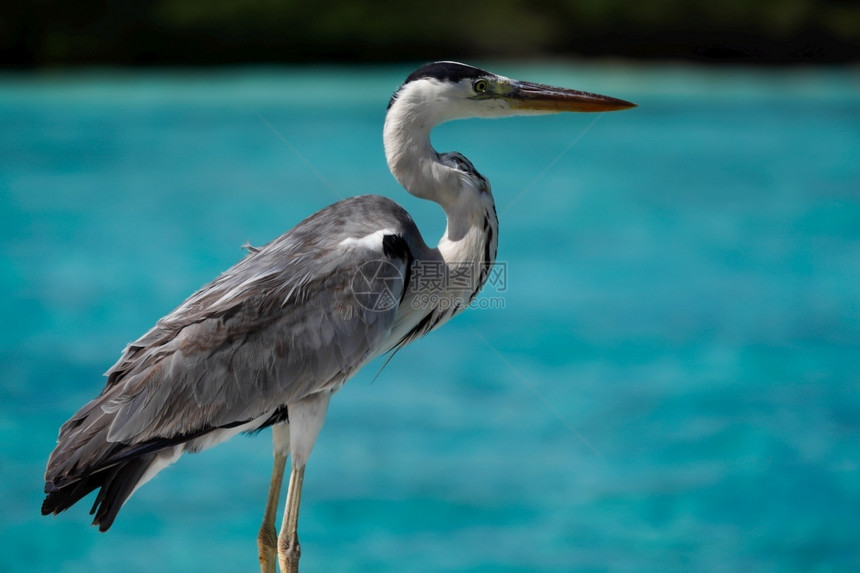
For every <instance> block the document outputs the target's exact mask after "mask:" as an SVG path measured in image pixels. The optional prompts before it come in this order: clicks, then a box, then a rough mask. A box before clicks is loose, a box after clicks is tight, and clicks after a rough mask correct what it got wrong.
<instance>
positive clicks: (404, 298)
mask: <svg viewBox="0 0 860 573" xmlns="http://www.w3.org/2000/svg"><path fill="white" fill-rule="evenodd" d="M630 107H634V104H631V103H629V102H626V101H623V100H619V99H615V98H611V97H607V96H602V95H597V94H591V93H587V92H581V91H575V90H570V89H565V88H557V87H551V86H547V85H542V84H535V83H530V82H521V81H516V80H512V79H509V78H506V77H504V76H500V75H496V74H492V73H490V72H487V71H484V70H481V69H478V68H475V67H472V66H468V65H465V64H460V63H456V62H434V63H430V64H427V65H424V66H422V67H420V68H419V69H418V70H416V71H415V72H414V73H412V74H411V75H409V76H408V77H407V78H406V81H405V82H404V83H403V84H402V85H401V86H400V87H399V88H398V89H397V91H396V92H395V93H394V95H393V96H392V97H391V100H390V102H389V104H388V111H387V113H386V118H385V126H384V145H385V155H386V159H387V162H388V167H389V168H390V170H391V172H392V174H393V175H394V177H395V178H396V179H397V181H399V182H400V184H401V185H402V186H403V187H404V188H405V189H406V190H407V191H408V192H409V193H411V194H412V195H414V196H416V197H419V198H422V199H428V200H430V201H434V202H436V203H438V204H439V205H440V206H441V207H442V209H443V210H444V211H445V214H446V216H447V228H446V230H445V234H444V235H443V236H442V238H441V239H440V241H439V243H438V245H437V246H436V247H429V246H428V245H427V244H426V243H425V242H424V239H423V238H422V236H421V234H420V232H419V231H418V228H417V227H416V225H415V223H414V222H413V220H412V218H411V217H410V215H409V213H407V212H406V211H405V210H404V209H403V208H402V207H401V206H400V205H398V204H397V203H395V202H394V201H392V200H391V199H388V198H385V197H381V196H376V195H364V196H359V197H353V198H349V199H345V200H342V201H339V202H337V203H335V204H333V205H330V206H329V207H326V208H324V209H322V210H321V211H319V212H317V213H316V214H314V215H312V216H310V217H309V218H307V219H305V220H304V221H302V222H301V223H299V224H298V225H296V226H295V227H294V228H293V229H291V230H290V231H288V232H286V233H285V234H283V235H281V236H280V237H278V238H276V239H275V240H273V241H272V242H270V243H268V244H266V245H265V246H263V247H261V248H249V252H248V254H247V255H246V256H245V257H244V258H243V259H242V260H240V261H239V262H238V263H237V264H236V265H234V266H233V267H231V268H229V269H228V270H226V271H225V272H224V273H222V274H221V275H220V276H218V277H217V278H216V279H215V280H214V281H212V282H211V283H209V284H207V285H206V286H204V287H203V288H201V289H200V290H198V291H197V292H195V293H194V294H192V295H191V296H190V297H189V298H188V299H187V300H185V301H184V302H183V303H182V304H181V305H180V306H179V307H178V308H176V309H175V310H174V311H173V312H171V313H170V314H168V315H167V316H165V317H164V318H162V319H161V320H159V321H158V322H157V323H156V325H155V326H154V327H153V328H152V329H150V330H149V331H148V332H146V333H145V334H144V335H143V336H142V337H140V338H139V339H137V340H136V341H135V342H132V343H130V344H129V345H128V346H127V347H126V348H125V350H124V351H123V353H122V355H121V356H120V358H119V361H118V362H117V363H116V364H114V365H113V366H112V367H111V368H110V369H109V370H108V371H107V373H106V376H107V383H106V385H105V387H104V389H103V390H102V392H101V393H100V394H99V395H98V396H97V397H96V398H94V399H93V400H92V401H90V402H89V403H87V404H86V405H84V406H83V407H82V408H81V409H80V410H79V411H78V412H77V413H76V414H75V415H74V416H72V417H71V419H69V420H68V421H67V422H66V423H65V424H64V425H63V426H62V427H61V428H60V433H59V438H58V441H57V446H56V448H55V449H54V451H53V453H52V454H51V456H50V459H49V460H48V465H47V470H46V473H45V482H46V484H45V493H46V494H47V495H46V498H45V500H44V502H43V505H42V513H43V514H45V515H47V514H56V513H59V512H61V511H63V510H65V509H67V508H69V507H71V506H72V505H74V504H75V503H77V502H78V501H79V500H81V499H82V498H83V497H84V496H86V495H88V494H89V493H90V492H92V491H94V490H97V489H98V490H99V491H98V494H97V495H96V497H95V501H94V504H93V506H92V509H91V511H90V513H91V514H94V515H95V517H94V520H93V524H94V525H97V526H98V527H99V529H100V530H101V531H106V530H107V529H109V528H110V527H111V525H112V524H113V522H114V519H115V518H116V516H117V513H118V512H119V510H120V508H121V507H122V506H123V504H124V503H125V502H126V501H127V500H128V499H129V497H130V496H131V495H132V494H133V493H134V492H135V490H137V488H139V487H140V486H141V485H143V484H144V483H145V482H146V481H148V480H150V479H152V478H153V477H154V476H155V475H156V474H157V473H158V472H160V471H161V470H162V469H164V468H165V467H167V466H168V465H170V464H172V463H173V462H175V461H176V460H177V459H178V458H179V457H180V456H181V455H182V454H183V453H195V452H199V451H201V450H203V449H206V448H209V447H211V446H214V445H216V444H218V443H220V442H223V441H224V440H227V439H229V438H231V437H233V436H234V435H236V434H239V433H242V432H254V431H257V430H260V429H262V428H266V427H269V426H271V427H272V436H273V449H274V458H275V462H274V469H273V472H272V477H271V482H270V487H269V495H268V499H267V503H266V508H265V511H264V517H263V523H262V526H261V527H260V530H259V533H258V540H257V541H258V557H259V561H260V566H261V570H262V571H263V572H264V573H266V572H270V573H271V572H273V571H275V565H276V561H277V563H278V564H279V565H280V568H281V570H282V571H297V570H298V562H299V556H300V546H299V542H298V534H297V530H298V517H299V503H300V498H301V492H302V482H303V478H304V472H305V466H306V463H307V461H308V457H309V456H310V454H311V450H312V449H313V446H314V442H315V441H316V438H317V435H318V433H319V431H320V429H321V427H322V425H323V421H324V419H325V415H326V410H327V408H328V404H329V399H330V398H331V395H332V394H333V393H334V392H335V391H337V390H338V389H340V388H341V386H342V385H343V384H344V383H345V382H346V381H347V380H349V378H350V377H351V376H353V375H354V374H355V373H356V372H357V371H358V370H359V369H360V368H361V367H362V366H364V365H365V364H367V362H368V361H370V360H371V359H373V358H375V357H377V356H380V355H382V354H385V353H389V352H392V351H394V350H396V349H398V348H400V347H402V346H404V345H406V344H408V343H410V342H412V341H414V340H416V339H417V338H420V337H421V336H423V335H425V334H426V333H428V332H429V331H431V330H433V329H435V328H438V327H439V326H440V325H442V324H443V323H445V322H446V321H447V320H449V319H450V318H451V317H452V316H454V315H456V314H458V313H459V312H461V311H462V310H463V309H465V308H466V307H467V306H468V304H469V302H470V301H471V300H472V299H473V298H474V297H475V296H476V295H477V293H478V291H479V290H480V288H481V287H482V286H483V284H484V282H485V281H486V280H487V274H488V272H489V270H490V267H491V266H492V264H493V262H494V260H495V257H496V246H497V241H498V219H497V216H496V210H495V206H494V201H493V195H492V193H491V192H490V185H489V183H488V182H487V179H485V178H484V177H483V176H482V175H481V174H479V173H478V171H476V170H475V168H474V167H473V165H472V164H471V163H470V162H469V160H468V159H466V158H465V157H464V156H463V155H461V154H459V153H456V152H448V153H439V152H437V151H436V150H435V149H434V148H433V147H432V145H431V143H430V131H431V129H432V128H433V127H434V126H436V125H438V124H440V123H443V122H446V121H449V120H453V119H458V118H467V117H503V116H513V115H520V114H536V113H555V112H563V111H580V112H600V111H612V110H621V109H627V108H630ZM428 265H429V266H432V267H433V269H434V270H436V271H441V273H442V275H443V277H445V276H448V277H450V276H453V275H454V274H456V273H468V275H469V276H471V277H475V280H474V281H473V283H472V284H464V283H463V281H445V282H443V283H442V284H443V286H442V290H441V292H440V291H438V290H434V292H433V293H432V294H434V295H435V296H432V297H428V296H424V295H426V294H427V292H426V290H427V289H438V288H439V285H438V283H434V284H433V285H432V286H431V285H426V284H424V285H423V286H422V285H419V284H418V283H419V281H417V280H416V277H417V273H418V272H419V271H420V270H421V268H422V267H423V269H424V270H425V271H426V270H427V269H428V268H429V267H428ZM288 457H289V459H290V460H291V465H290V477H289V483H288V487H287V499H286V505H285V509H284V515H283V521H282V523H281V528H280V532H279V533H278V534H277V536H276V531H275V515H276V512H277V504H278V501H279V498H280V492H281V486H282V480H283V475H284V471H285V465H286V460H287V458H288Z"/></svg>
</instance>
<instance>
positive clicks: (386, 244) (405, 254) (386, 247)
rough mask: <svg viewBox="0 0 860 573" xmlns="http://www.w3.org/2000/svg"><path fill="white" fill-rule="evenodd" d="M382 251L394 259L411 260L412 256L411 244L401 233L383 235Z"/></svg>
mask: <svg viewBox="0 0 860 573" xmlns="http://www.w3.org/2000/svg"><path fill="white" fill-rule="evenodd" d="M382 252H383V254H385V256H386V257H389V258H392V259H400V260H403V261H409V260H410V259H411V258H412V252H411V251H410V250H409V245H407V244H406V241H405V240H404V239H403V237H401V236H400V235H383V237H382Z"/></svg>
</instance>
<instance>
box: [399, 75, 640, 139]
mask: <svg viewBox="0 0 860 573" xmlns="http://www.w3.org/2000/svg"><path fill="white" fill-rule="evenodd" d="M631 107H636V104H633V103H630V102H628V101H624V100H620V99H616V98H612V97H608V96H604V95H598V94H593V93H588V92H583V91H578V90H572V89H567V88H560V87H553V86H548V85H544V84H537V83H532V82H524V81H518V80H513V79H510V78H506V77H504V76H500V75H496V74H493V73H491V72H488V71H485V70H482V69H479V68H475V67H473V66H469V65H466V64H460V63H457V62H433V63H430V64H426V65H424V66H422V67H420V68H418V69H417V70H416V71H414V72H413V73H412V74H410V75H409V77H408V78H406V81H405V82H404V83H403V85H401V86H400V88H399V89H398V90H397V91H396V92H395V93H394V95H393V96H392V98H391V101H390V103H389V105H388V110H389V115H391V114H396V115H398V116H399V119H400V121H403V120H406V121H407V122H418V123H419V124H421V125H423V126H424V127H432V126H433V125H438V124H440V123H443V122H445V121H448V120H452V119H459V118H467V117H506V116H513V115H534V114H545V113H559V112H563V111H578V112H601V111H616V110H622V109H629V108H631Z"/></svg>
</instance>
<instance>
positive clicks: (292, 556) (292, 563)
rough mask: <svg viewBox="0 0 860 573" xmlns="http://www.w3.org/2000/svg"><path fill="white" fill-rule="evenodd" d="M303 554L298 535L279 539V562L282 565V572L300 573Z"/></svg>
mask: <svg viewBox="0 0 860 573" xmlns="http://www.w3.org/2000/svg"><path fill="white" fill-rule="evenodd" d="M301 555H302V547H301V545H299V538H298V536H297V535H292V536H286V538H284V537H281V538H279V539H278V562H279V563H280V565H281V573H299V557H301Z"/></svg>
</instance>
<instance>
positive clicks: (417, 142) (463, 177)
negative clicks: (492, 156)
mask: <svg viewBox="0 0 860 573" xmlns="http://www.w3.org/2000/svg"><path fill="white" fill-rule="evenodd" d="M403 107H404V108H406V111H407V112H408V109H409V106H403ZM407 112H405V111H404V110H403V109H400V106H398V105H397V102H395V103H394V105H393V106H392V108H391V109H389V112H388V116H387V117H386V120H385V130H384V139H385V156H386V159H387V161H388V167H389V168H390V169H391V173H392V174H393V175H394V177H395V178H396V179H397V181H399V182H400V184H401V185H403V187H405V188H406V190H407V191H409V193H411V194H412V195H414V196H416V197H420V198H422V199H428V200H430V201H434V202H436V203H438V204H439V205H440V206H441V207H442V209H444V210H445V215H446V216H447V219H448V226H447V228H446V229H445V234H444V235H443V236H442V238H441V239H440V241H439V244H438V247H437V250H438V253H439V255H440V256H441V258H442V259H443V260H444V261H445V263H446V264H447V265H448V266H449V268H451V269H454V268H459V269H461V271H458V272H461V273H469V275H468V276H470V277H473V279H474V281H475V283H474V284H473V285H471V286H472V287H474V288H468V289H466V290H464V292H463V293H462V296H463V298H464V299H468V300H471V298H474V296H475V295H477V293H478V290H480V288H481V287H482V286H483V284H484V282H486V280H487V276H488V273H489V269H490V267H491V266H492V265H493V263H494V262H495V259H496V251H497V246H498V218H497V216H496V209H495V204H494V201H493V195H492V193H491V191H490V185H489V183H488V182H487V180H486V179H484V177H483V176H481V175H480V174H479V173H478V172H477V171H475V169H474V167H473V166H472V164H471V163H470V162H469V161H468V160H467V159H466V158H465V157H463V156H462V155H460V154H459V153H444V154H439V153H437V152H436V150H435V149H433V146H432V145H431V144H430V130H431V128H432V127H433V125H434V124H433V123H431V122H428V121H425V122H422V121H421V119H422V118H420V117H414V116H410V115H409V114H408V113H407ZM425 119H426V118H425ZM452 272H453V271H452Z"/></svg>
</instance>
